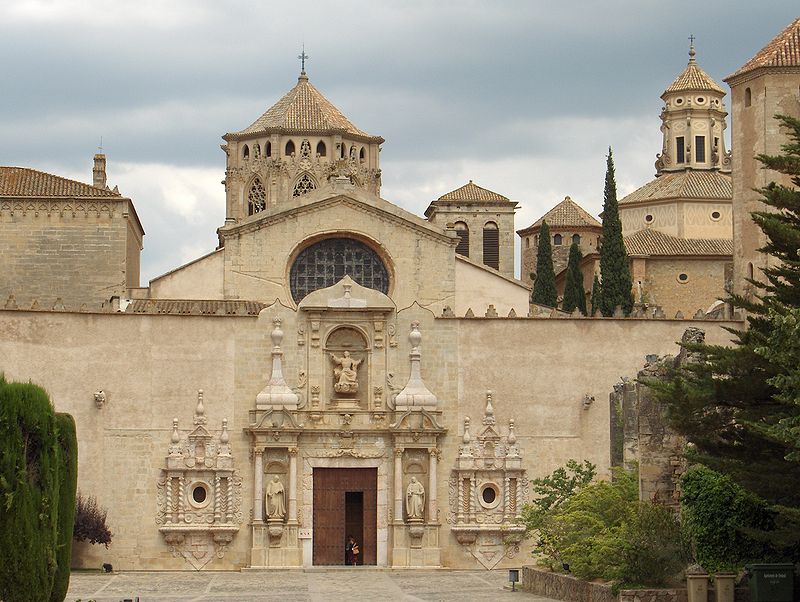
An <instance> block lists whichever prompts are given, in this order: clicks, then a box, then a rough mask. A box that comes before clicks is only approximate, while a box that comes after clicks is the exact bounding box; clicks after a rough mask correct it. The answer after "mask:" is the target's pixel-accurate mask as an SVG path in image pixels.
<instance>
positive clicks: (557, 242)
mask: <svg viewBox="0 0 800 602" xmlns="http://www.w3.org/2000/svg"><path fill="white" fill-rule="evenodd" d="M562 242H564V237H563V236H561V235H560V234H554V235H553V244H554V245H555V246H557V247H560V246H561V243H562Z"/></svg>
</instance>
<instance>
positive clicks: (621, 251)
mask: <svg viewBox="0 0 800 602" xmlns="http://www.w3.org/2000/svg"><path fill="white" fill-rule="evenodd" d="M600 274H601V277H602V280H601V282H600V286H601V287H602V292H601V294H600V311H601V312H603V315H604V316H611V315H613V314H614V310H615V309H616V307H617V305H619V306H620V307H622V311H623V312H625V315H628V314H629V313H631V310H632V309H633V293H632V291H631V289H632V288H633V281H632V280H631V267H630V263H629V261H628V254H627V252H626V251H625V243H624V241H623V240H622V221H621V220H620V219H619V204H618V203H617V182H616V180H615V178H614V158H613V157H612V155H611V147H608V158H607V159H606V183H605V190H604V191H603V246H602V247H600Z"/></svg>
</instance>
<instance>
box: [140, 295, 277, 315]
mask: <svg viewBox="0 0 800 602" xmlns="http://www.w3.org/2000/svg"><path fill="white" fill-rule="evenodd" d="M266 306H267V304H266V303H259V302H257V301H241V300H236V299H234V300H218V301H214V300H212V301H198V300H193V299H136V300H134V301H131V303H130V305H128V307H127V308H126V310H125V312H126V313H133V314H172V315H184V314H190V315H206V316H207V315H218V316H257V315H258V312H260V311H261V310H262V309H264V308H265V307H266Z"/></svg>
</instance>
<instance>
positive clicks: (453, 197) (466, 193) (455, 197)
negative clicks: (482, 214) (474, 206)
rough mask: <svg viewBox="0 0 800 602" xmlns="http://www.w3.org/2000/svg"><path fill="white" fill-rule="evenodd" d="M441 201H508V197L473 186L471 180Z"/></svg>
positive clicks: (443, 196)
mask: <svg viewBox="0 0 800 602" xmlns="http://www.w3.org/2000/svg"><path fill="white" fill-rule="evenodd" d="M438 200H440V201H508V197H505V196H503V195H502V194H498V193H496V192H492V191H491V190H488V189H486V188H481V187H480V186H478V185H476V184H473V183H472V180H470V181H469V182H468V183H467V184H464V185H463V186H462V187H461V188H456V189H455V190H452V191H450V192H448V193H447V194H443V195H442V196H440V197H439V199H438Z"/></svg>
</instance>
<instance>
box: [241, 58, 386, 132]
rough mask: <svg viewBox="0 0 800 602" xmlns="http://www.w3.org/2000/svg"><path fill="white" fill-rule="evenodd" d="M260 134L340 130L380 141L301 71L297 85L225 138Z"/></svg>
mask: <svg viewBox="0 0 800 602" xmlns="http://www.w3.org/2000/svg"><path fill="white" fill-rule="evenodd" d="M257 133H258V134H260V133H302V134H327V133H339V134H345V135H348V136H351V137H355V138H360V139H362V140H366V141H369V142H377V143H378V144H380V143H381V142H383V138H381V137H380V136H371V135H370V134H368V133H366V132H365V131H363V130H360V129H358V128H357V127H356V126H355V125H353V123H352V122H351V121H350V120H349V119H348V118H347V117H345V116H344V115H343V114H342V112H341V111H340V110H339V109H337V108H336V107H335V106H334V105H333V103H331V101H329V100H328V99H327V98H325V97H324V96H323V95H322V93H321V92H320V91H319V90H317V89H316V88H315V87H314V86H312V85H311V83H310V82H309V81H308V76H307V75H306V74H305V73H301V74H300V77H298V78H297V85H296V86H295V87H294V88H292V89H291V90H289V92H287V93H286V94H285V95H284V96H283V98H281V99H280V100H279V101H278V102H276V103H275V104H274V105H272V107H270V108H269V109H268V110H267V112H266V113H264V114H263V115H262V116H261V117H259V118H258V119H256V120H255V121H254V122H253V123H252V124H250V126H248V127H246V128H245V129H243V130H241V131H238V132H233V133H232V134H228V135H227V136H225V138H226V139H227V138H240V137H243V136H247V135H250V134H257Z"/></svg>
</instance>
